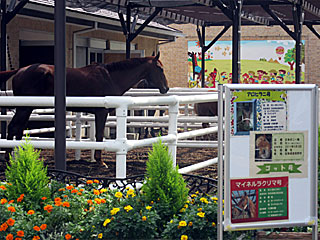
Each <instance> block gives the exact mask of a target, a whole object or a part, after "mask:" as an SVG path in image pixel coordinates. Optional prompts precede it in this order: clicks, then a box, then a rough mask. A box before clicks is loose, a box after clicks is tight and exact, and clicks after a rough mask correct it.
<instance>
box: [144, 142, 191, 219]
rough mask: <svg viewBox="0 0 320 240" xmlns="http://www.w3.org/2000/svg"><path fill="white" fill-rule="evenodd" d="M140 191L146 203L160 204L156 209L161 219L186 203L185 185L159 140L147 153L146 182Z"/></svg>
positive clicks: (166, 149) (165, 148)
mask: <svg viewBox="0 0 320 240" xmlns="http://www.w3.org/2000/svg"><path fill="white" fill-rule="evenodd" d="M142 190H143V192H144V194H145V197H146V201H147V202H151V201H153V202H157V203H160V204H158V207H159V208H161V210H162V211H160V212H161V213H162V214H160V216H161V217H162V218H167V217H170V216H172V215H173V214H176V213H177V212H178V211H179V210H180V209H181V208H182V207H183V206H184V204H185V202H186V201H187V197H188V189H187V187H186V183H185V182H184V180H183V178H182V175H181V174H179V172H178V167H173V161H172V157H171V155H170V154H169V152H168V148H167V147H166V146H165V145H164V144H162V142H161V140H159V141H158V142H157V143H155V144H154V145H153V150H152V151H151V152H150V153H149V160H148V162H147V174H146V182H145V183H144V185H143V186H142ZM159 210H160V209H159Z"/></svg>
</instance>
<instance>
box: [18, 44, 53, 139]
mask: <svg viewBox="0 0 320 240" xmlns="http://www.w3.org/2000/svg"><path fill="white" fill-rule="evenodd" d="M34 63H45V64H52V65H53V64H54V46H21V45H20V48H19V66H20V67H25V66H28V65H30V64H34ZM50 127H54V122H53V121H29V122H28V124H27V127H26V129H29V130H30V129H40V128H50ZM31 136H33V137H50V138H53V137H54V132H50V133H40V134H32V135H31Z"/></svg>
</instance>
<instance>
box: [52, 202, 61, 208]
mask: <svg viewBox="0 0 320 240" xmlns="http://www.w3.org/2000/svg"><path fill="white" fill-rule="evenodd" d="M54 205H56V206H58V207H59V206H61V205H62V202H60V201H58V202H54Z"/></svg>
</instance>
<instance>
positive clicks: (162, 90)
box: [159, 87, 169, 94]
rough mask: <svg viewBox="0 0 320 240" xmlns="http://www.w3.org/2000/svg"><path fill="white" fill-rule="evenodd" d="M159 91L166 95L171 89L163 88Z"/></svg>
mask: <svg viewBox="0 0 320 240" xmlns="http://www.w3.org/2000/svg"><path fill="white" fill-rule="evenodd" d="M159 91H160V93H161V94H165V93H167V92H168V91H169V87H165V88H161V89H159Z"/></svg>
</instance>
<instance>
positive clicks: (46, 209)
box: [43, 205, 53, 213]
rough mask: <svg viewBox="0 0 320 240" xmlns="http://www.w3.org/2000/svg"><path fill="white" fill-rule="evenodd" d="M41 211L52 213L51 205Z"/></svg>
mask: <svg viewBox="0 0 320 240" xmlns="http://www.w3.org/2000/svg"><path fill="white" fill-rule="evenodd" d="M43 209H44V210H45V211H47V212H48V213H50V212H52V209H53V207H52V205H46V206H44V208H43Z"/></svg>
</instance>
